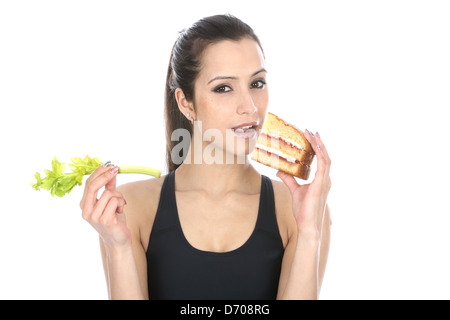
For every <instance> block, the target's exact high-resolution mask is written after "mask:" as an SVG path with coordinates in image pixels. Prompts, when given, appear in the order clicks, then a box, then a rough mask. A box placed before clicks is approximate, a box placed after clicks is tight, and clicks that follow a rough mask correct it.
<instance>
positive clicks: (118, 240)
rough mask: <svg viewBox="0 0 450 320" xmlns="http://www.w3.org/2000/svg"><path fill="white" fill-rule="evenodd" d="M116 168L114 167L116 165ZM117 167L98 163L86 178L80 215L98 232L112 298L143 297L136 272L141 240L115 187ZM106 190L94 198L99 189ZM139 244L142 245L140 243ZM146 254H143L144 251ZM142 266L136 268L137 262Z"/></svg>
mask: <svg viewBox="0 0 450 320" xmlns="http://www.w3.org/2000/svg"><path fill="white" fill-rule="evenodd" d="M116 169H117V168H116ZM116 175H117V170H114V169H111V168H110V167H104V166H100V167H99V168H97V169H96V170H95V171H94V172H93V173H92V174H91V176H90V177H89V178H88V180H87V181H86V186H85V190H84V195H83V198H82V199H81V202H80V207H81V209H82V216H83V218H84V219H85V220H86V221H88V222H89V223H90V224H91V225H92V227H94V229H95V230H97V232H98V233H99V235H100V242H101V252H102V257H103V266H104V267H105V276H106V280H107V285H108V292H109V297H110V298H111V299H145V298H147V293H146V291H144V290H143V287H144V285H143V284H142V283H143V282H142V281H141V278H140V275H139V271H140V270H142V269H143V268H142V254H140V252H142V251H143V250H140V249H139V245H140V241H136V238H138V236H137V234H138V232H137V231H138V229H136V227H135V226H134V225H135V222H134V221H133V220H134V219H133V218H132V215H131V214H130V215H128V216H129V217H130V219H129V220H130V221H128V223H127V217H126V215H125V213H124V207H125V205H127V202H126V200H125V197H124V196H123V194H122V193H121V192H119V191H118V190H117V189H116ZM102 187H105V191H104V192H103V194H102V195H101V197H100V198H99V199H97V194H98V191H99V190H100V189H101V188H102ZM141 247H142V246H141ZM144 257H145V254H144ZM137 261H139V265H140V266H141V267H138V263H137Z"/></svg>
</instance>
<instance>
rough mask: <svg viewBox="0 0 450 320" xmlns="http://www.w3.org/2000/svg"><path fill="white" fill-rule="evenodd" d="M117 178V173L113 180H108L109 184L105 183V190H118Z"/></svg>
mask: <svg viewBox="0 0 450 320" xmlns="http://www.w3.org/2000/svg"><path fill="white" fill-rule="evenodd" d="M116 179H117V175H115V176H114V177H113V178H112V179H111V180H109V181H108V183H107V184H105V190H111V191H114V190H116Z"/></svg>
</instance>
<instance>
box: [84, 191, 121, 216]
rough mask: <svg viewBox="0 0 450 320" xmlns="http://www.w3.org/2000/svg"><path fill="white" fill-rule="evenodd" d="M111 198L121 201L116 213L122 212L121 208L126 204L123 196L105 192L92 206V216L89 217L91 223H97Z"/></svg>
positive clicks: (118, 193)
mask: <svg viewBox="0 0 450 320" xmlns="http://www.w3.org/2000/svg"><path fill="white" fill-rule="evenodd" d="M112 198H118V199H121V201H120V203H119V204H120V205H119V207H118V208H117V211H118V212H119V213H122V212H123V206H124V205H125V204H126V200H125V198H124V197H123V195H122V194H121V193H120V192H119V191H115V190H114V191H111V190H105V191H104V192H103V194H102V196H101V197H100V199H98V201H97V203H96V204H95V206H94V209H93V212H92V215H91V220H92V221H99V219H100V218H101V217H102V215H103V214H105V213H104V211H105V208H106V206H107V205H108V202H109V201H110V200H111V199H112Z"/></svg>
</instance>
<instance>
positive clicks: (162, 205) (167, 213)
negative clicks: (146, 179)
mask: <svg viewBox="0 0 450 320" xmlns="http://www.w3.org/2000/svg"><path fill="white" fill-rule="evenodd" d="M176 212H177V208H176V199H175V171H171V172H169V173H168V174H167V176H166V177H165V178H164V182H163V185H162V188H161V195H160V198H159V205H158V210H157V211H156V216H155V221H154V223H153V231H152V232H157V231H161V230H164V229H167V228H170V227H176V226H177V216H176Z"/></svg>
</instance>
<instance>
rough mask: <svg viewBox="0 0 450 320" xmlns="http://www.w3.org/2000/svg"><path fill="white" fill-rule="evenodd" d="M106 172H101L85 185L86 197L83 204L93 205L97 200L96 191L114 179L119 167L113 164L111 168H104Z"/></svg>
mask: <svg viewBox="0 0 450 320" xmlns="http://www.w3.org/2000/svg"><path fill="white" fill-rule="evenodd" d="M106 169H107V170H106V172H103V173H102V174H100V175H99V176H97V177H96V178H95V179H94V180H92V181H91V182H90V183H89V185H86V189H87V190H86V199H85V203H84V206H85V207H86V206H87V207H93V206H94V205H95V203H96V201H97V194H98V191H99V190H100V189H101V188H102V187H104V186H105V185H106V184H107V183H108V182H109V181H111V180H112V179H114V178H115V177H116V175H117V173H118V169H119V167H117V166H114V167H113V168H112V169H109V170H108V168H106Z"/></svg>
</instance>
